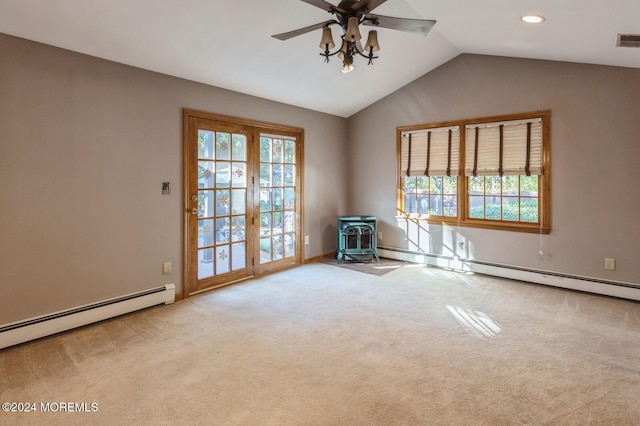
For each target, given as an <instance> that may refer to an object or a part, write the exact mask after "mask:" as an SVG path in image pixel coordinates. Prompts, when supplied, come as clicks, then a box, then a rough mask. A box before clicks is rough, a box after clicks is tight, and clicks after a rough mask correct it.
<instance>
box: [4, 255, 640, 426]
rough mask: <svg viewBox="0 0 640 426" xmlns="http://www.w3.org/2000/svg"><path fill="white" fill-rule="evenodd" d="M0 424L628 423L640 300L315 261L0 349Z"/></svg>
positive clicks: (637, 408)
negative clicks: (20, 405) (43, 408)
mask: <svg viewBox="0 0 640 426" xmlns="http://www.w3.org/2000/svg"><path fill="white" fill-rule="evenodd" d="M0 373H1V374H0V402H5V401H15V402H36V403H38V404H40V403H41V402H45V403H46V402H50V403H51V402H86V403H88V404H90V403H92V402H95V403H97V407H98V411H97V412H93V413H78V412H76V413H40V412H38V413H3V412H0V424H3V425H4V424H7V425H8V424H11V425H18V424H49V425H52V424H65V425H69V424H108V425H111V424H123V425H124V424H131V425H134V424H135V425H142V424H153V425H163V424H167V425H169V424H171V425H198V424H202V425H422V424H427V425H428V424H434V425H437V424H441V425H541V424H548V425H584V424H594V425H595V424H599V425H627V424H629V425H630V424H639V423H640V404H639V403H638V398H639V395H640V304H638V303H634V302H630V301H625V300H617V299H611V298H606V297H602V296H595V295H589V294H581V293H576V292H570V291H566V290H560V289H555V288H548V287H543V286H539V285H532V284H525V283H518V282H512V281H508V280H502V279H494V278H489V277H482V276H477V275H465V274H459V273H454V272H449V271H442V270H437V269H433V268H427V267H423V266H416V265H404V266H402V267H399V268H395V269H394V270H393V271H392V272H388V273H386V274H384V275H381V276H376V275H372V274H365V273H361V272H358V271H354V270H350V269H348V268H342V267H341V268H337V267H335V266H331V265H327V264H322V263H318V264H310V265H305V266H301V267H298V268H295V269H292V270H288V271H285V272H282V273H278V274H273V275H269V276H265V277H263V278H260V279H255V280H252V281H248V282H245V283H243V284H239V285H235V286H232V287H227V288H223V289H220V290H216V291H214V292H210V293H207V294H203V295H200V296H197V297H192V298H189V299H187V300H185V301H183V302H179V303H176V304H174V305H170V306H163V307H157V308H151V309H148V310H145V311H142V312H139V313H135V314H130V315H127V316H124V317H121V318H118V319H114V320H110V321H105V322H102V323H100V324H96V325H93V326H88V327H84V328H82V329H79V330H76V331H73V332H68V333H64V334H61V335H58V336H54V337H50V338H46V339H42V340H39V341H36V342H32V343H28V344H25V345H21V346H18V347H14V348H9V349H6V350H4V351H0Z"/></svg>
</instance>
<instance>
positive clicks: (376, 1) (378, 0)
mask: <svg viewBox="0 0 640 426" xmlns="http://www.w3.org/2000/svg"><path fill="white" fill-rule="evenodd" d="M386 1H387V0H360V1H359V2H357V3H355V4H354V5H353V6H351V8H352V9H353V10H354V11H355V12H359V11H361V10H364V9H366V10H367V13H369V12H371V11H372V10H373V9H375V8H376V7H378V6H380V5H381V4H382V3H384V2H386Z"/></svg>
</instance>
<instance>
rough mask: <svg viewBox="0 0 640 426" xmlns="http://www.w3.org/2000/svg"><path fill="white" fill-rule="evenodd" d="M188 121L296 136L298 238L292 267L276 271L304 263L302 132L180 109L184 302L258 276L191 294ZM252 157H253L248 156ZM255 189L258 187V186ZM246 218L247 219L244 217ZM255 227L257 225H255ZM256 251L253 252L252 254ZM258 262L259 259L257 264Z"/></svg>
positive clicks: (298, 128)
mask: <svg viewBox="0 0 640 426" xmlns="http://www.w3.org/2000/svg"><path fill="white" fill-rule="evenodd" d="M191 119H204V120H212V121H218V122H223V123H229V124H233V125H241V126H249V127H252V128H253V130H254V134H259V133H260V132H267V133H276V134H277V133H284V134H285V135H296V148H297V150H298V151H299V152H297V156H298V157H297V158H298V161H299V163H296V179H297V182H296V186H297V187H299V191H298V192H297V194H298V199H296V203H298V204H297V205H298V206H299V209H298V210H297V214H296V215H297V217H296V220H297V221H298V224H299V229H298V233H299V235H297V237H298V244H296V254H295V261H294V263H293V264H291V265H288V266H286V267H282V268H280V269H286V268H289V267H293V266H297V265H300V264H302V263H304V256H303V252H304V214H303V213H304V199H303V194H304V183H303V176H304V173H303V168H304V129H302V128H300V127H293V126H287V125H281V124H274V123H268V122H262V121H257V120H250V119H246V118H239V117H233V116H228V115H222V114H216V113H210V112H204V111H199V110H194V109H189V108H184V109H183V110H182V157H183V162H182V163H183V164H182V168H183V172H182V173H183V175H182V194H183V201H182V210H183V214H182V232H183V238H182V256H183V259H182V294H183V297H184V298H187V297H189V296H191V295H194V294H197V293H201V292H204V291H209V290H212V289H214V288H219V287H223V286H226V285H230V284H233V283H235V282H237V281H242V280H245V279H248V278H251V277H253V276H256V275H261V274H260V273H258V274H253V275H252V274H250V275H249V276H248V277H245V278H242V279H241V280H236V281H230V282H228V283H224V284H221V285H216V286H213V287H210V288H206V289H202V290H197V291H192V287H191V284H192V283H191V282H190V281H189V280H190V277H189V262H190V261H191V258H190V254H189V249H190V248H189V216H190V215H191V209H190V208H189V207H190V204H191V198H190V195H189V179H190V178H191V176H190V173H189V170H190V169H189V167H190V164H191V161H192V158H191V146H190V142H191V140H190V136H191V135H190V128H189V127H190V126H189V121H190V120H191ZM258 144H259V139H258ZM250 155H253V154H250ZM255 164H256V163H255V162H252V165H255ZM258 185H259V184H258ZM253 192H254V198H255V196H256V193H258V192H259V187H258V190H257V191H253ZM253 207H254V208H253V210H252V211H251V215H252V216H251V218H255V217H256V216H258V213H259V212H257V211H256V209H258V210H259V207H258V206H256V205H255V203H254V206H253ZM248 217H249V216H248ZM258 226H259V225H258ZM250 234H251V235H252V236H253V235H256V233H254V232H251V233H250ZM253 245H254V246H258V247H259V244H253ZM254 251H256V250H254ZM257 261H258V262H259V259H258V260H257ZM255 266H256V269H257V270H258V271H259V270H260V268H259V266H260V265H259V264H258V265H255ZM273 271H274V270H268V271H267V273H268V272H273Z"/></svg>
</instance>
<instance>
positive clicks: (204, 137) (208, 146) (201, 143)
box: [198, 130, 213, 160]
mask: <svg viewBox="0 0 640 426" xmlns="http://www.w3.org/2000/svg"><path fill="white" fill-rule="evenodd" d="M198 158H203V159H207V160H211V159H213V132H212V131H210V130H198Z"/></svg>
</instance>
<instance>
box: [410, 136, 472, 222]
mask: <svg viewBox="0 0 640 426" xmlns="http://www.w3.org/2000/svg"><path fill="white" fill-rule="evenodd" d="M400 144H401V150H400V151H401V158H400V161H401V165H400V172H401V178H402V179H401V181H402V183H401V185H402V188H403V192H404V197H403V198H404V200H403V201H404V209H405V211H407V212H410V213H412V214H414V215H418V216H419V217H421V216H422V215H425V217H427V216H429V217H432V216H439V217H447V218H452V217H453V218H455V217H457V216H458V173H459V170H458V169H459V159H460V126H453V127H430V128H426V129H415V130H412V131H406V132H403V133H402V134H401V142H400Z"/></svg>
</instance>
